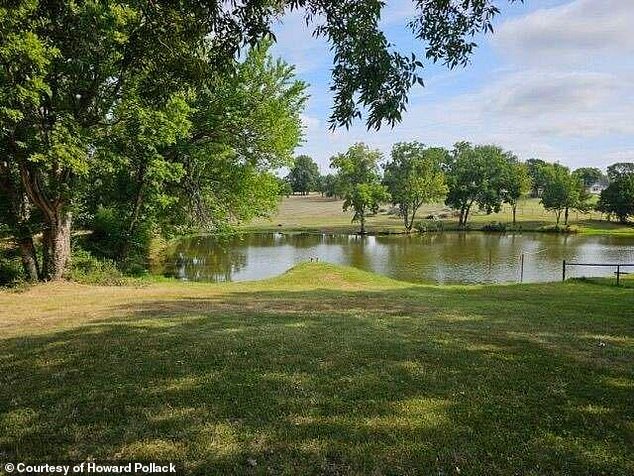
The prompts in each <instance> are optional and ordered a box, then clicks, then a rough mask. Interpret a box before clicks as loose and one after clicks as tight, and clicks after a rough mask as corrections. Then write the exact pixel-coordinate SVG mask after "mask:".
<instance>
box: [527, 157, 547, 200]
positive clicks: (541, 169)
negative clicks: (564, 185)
mask: <svg viewBox="0 0 634 476" xmlns="http://www.w3.org/2000/svg"><path fill="white" fill-rule="evenodd" d="M548 165H549V164H548V163H547V162H545V161H543V160H541V159H528V160H527V161H526V167H527V172H528V176H529V177H530V179H531V197H533V198H539V197H541V194H542V192H543V190H544V188H545V187H546V180H547V171H548Z"/></svg>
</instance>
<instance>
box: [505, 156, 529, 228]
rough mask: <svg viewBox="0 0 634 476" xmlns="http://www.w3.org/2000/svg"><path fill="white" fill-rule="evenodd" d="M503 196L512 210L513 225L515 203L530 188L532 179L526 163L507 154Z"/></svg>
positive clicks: (515, 209)
mask: <svg viewBox="0 0 634 476" xmlns="http://www.w3.org/2000/svg"><path fill="white" fill-rule="evenodd" d="M504 174H505V176H504V178H503V187H504V188H503V191H502V194H503V197H504V202H505V203H508V204H509V205H510V206H511V209H512V210H513V226H515V224H516V215H517V204H518V202H519V200H520V199H521V198H522V197H524V196H526V194H528V192H529V191H530V190H531V186H532V181H531V178H530V176H529V174H528V167H527V166H526V164H523V163H521V162H518V160H517V158H516V157H515V156H512V155H510V154H509V155H507V164H506V167H505V169H504Z"/></svg>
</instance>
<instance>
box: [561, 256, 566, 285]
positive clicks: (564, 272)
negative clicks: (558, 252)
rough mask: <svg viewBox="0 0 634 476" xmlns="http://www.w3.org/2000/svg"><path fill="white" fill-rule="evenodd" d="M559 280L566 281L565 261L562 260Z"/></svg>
mask: <svg viewBox="0 0 634 476" xmlns="http://www.w3.org/2000/svg"><path fill="white" fill-rule="evenodd" d="M561 280H562V281H565V280H566V260H564V263H563V266H562V267H561Z"/></svg>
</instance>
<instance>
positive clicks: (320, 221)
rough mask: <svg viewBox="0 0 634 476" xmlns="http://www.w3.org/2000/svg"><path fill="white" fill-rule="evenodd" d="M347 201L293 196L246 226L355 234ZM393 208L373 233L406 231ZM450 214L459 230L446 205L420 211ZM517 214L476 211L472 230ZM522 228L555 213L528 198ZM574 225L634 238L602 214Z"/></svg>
mask: <svg viewBox="0 0 634 476" xmlns="http://www.w3.org/2000/svg"><path fill="white" fill-rule="evenodd" d="M342 205H343V201H341V200H338V199H333V198H327V197H322V196H320V195H319V194H315V193H313V194H311V195H305V196H302V195H293V196H290V197H286V198H284V199H283V200H282V202H281V204H280V206H279V210H278V212H277V213H276V214H275V215H274V216H273V217H271V218H270V219H265V218H261V219H257V220H254V221H253V222H252V223H250V224H248V225H244V226H243V229H244V230H246V231H317V232H355V231H358V228H359V227H358V225H357V224H353V223H351V220H352V216H353V213H352V212H343V210H342ZM390 208H391V207H390V206H388V205H386V206H384V207H383V208H382V211H381V212H379V213H378V214H377V215H375V216H371V217H369V218H368V222H367V224H368V229H369V231H370V232H379V233H381V232H392V233H393V232H402V231H403V222H402V220H401V218H399V217H398V216H396V215H394V214H389V213H388V212H389V209H390ZM441 214H444V215H448V217H449V218H446V219H444V220H443V223H444V226H445V229H447V230H451V229H456V228H457V226H458V218H457V217H452V216H451V214H452V210H450V209H449V208H447V207H446V206H445V205H443V204H428V205H423V206H422V207H421V209H420V211H419V212H418V214H417V216H418V218H419V219H421V220H422V219H424V218H425V217H426V216H428V215H441ZM512 220H513V215H512V212H511V209H510V207H509V206H507V205H505V206H504V207H503V208H502V210H501V211H500V213H492V214H490V215H487V214H486V213H484V212H479V211H478V210H477V209H476V210H474V212H472V214H471V215H470V218H469V223H470V226H471V228H472V229H475V230H477V229H480V228H481V227H482V226H483V225H485V224H488V223H491V222H502V223H508V224H510V223H511V222H512ZM562 220H563V217H562ZM517 221H518V225H519V226H520V227H521V228H522V230H524V231H531V230H537V229H539V228H541V227H544V226H549V225H554V224H555V214H554V213H552V212H548V211H546V210H544V207H543V206H542V205H541V203H539V200H538V199H526V200H523V201H521V202H520V204H519V206H518V210H517ZM570 224H572V225H575V226H577V227H578V229H579V231H580V232H582V233H592V234H628V235H632V236H634V227H633V226H624V225H622V224H620V223H613V222H608V221H607V220H604V219H602V215H601V214H600V213H598V212H590V213H585V214H584V213H578V212H571V214H570Z"/></svg>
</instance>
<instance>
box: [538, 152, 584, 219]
mask: <svg viewBox="0 0 634 476" xmlns="http://www.w3.org/2000/svg"><path fill="white" fill-rule="evenodd" d="M546 170H547V173H546V185H545V188H544V191H543V193H542V204H543V205H544V208H545V209H546V210H552V211H554V212H555V214H556V216H557V226H559V222H560V219H561V213H562V212H564V225H568V215H569V212H570V210H571V209H578V210H584V209H585V208H586V201H587V198H588V195H587V194H586V193H585V191H584V188H583V182H582V180H581V178H580V177H579V176H577V175H575V174H573V173H571V172H570V169H568V167H564V166H563V165H561V164H557V163H555V164H549V166H548V168H547V169H546Z"/></svg>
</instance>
